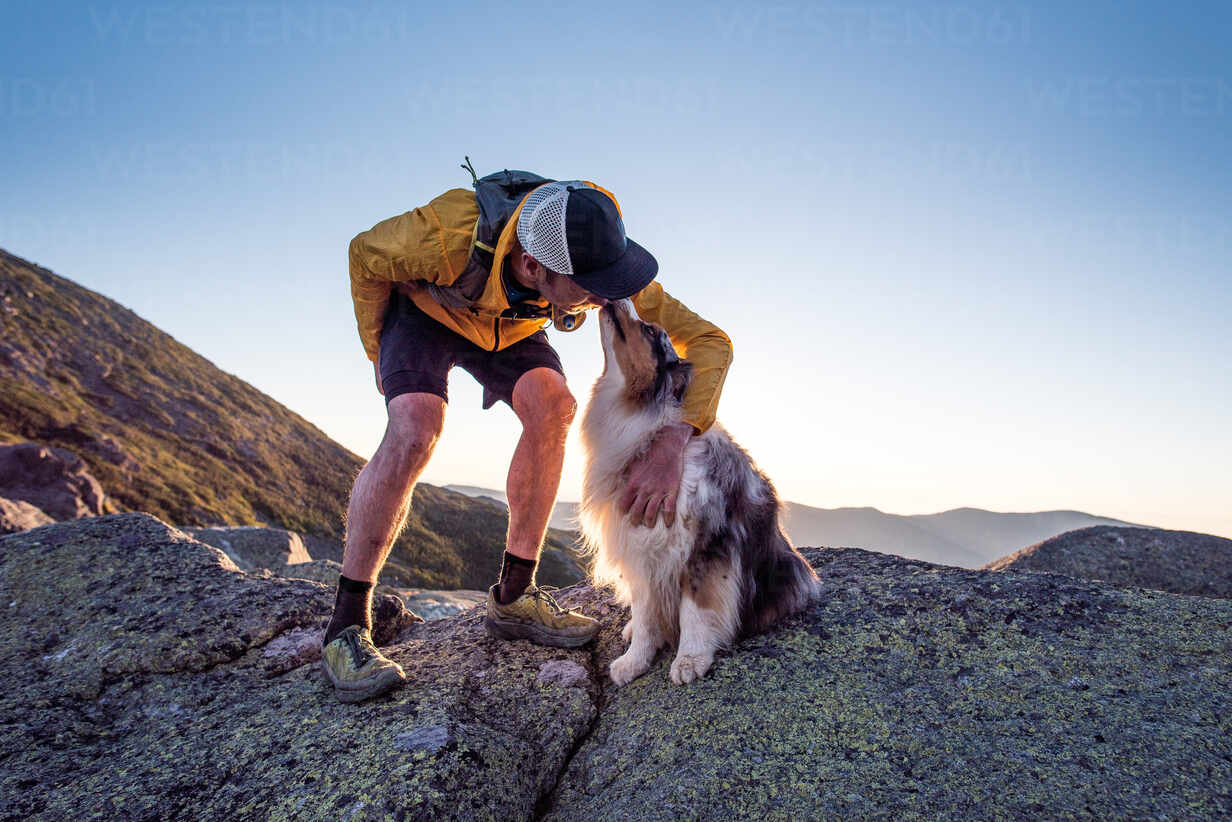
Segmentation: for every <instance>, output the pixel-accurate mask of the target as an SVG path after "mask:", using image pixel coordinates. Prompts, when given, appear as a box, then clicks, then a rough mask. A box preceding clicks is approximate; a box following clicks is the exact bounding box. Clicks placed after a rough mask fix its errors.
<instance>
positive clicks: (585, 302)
mask: <svg viewBox="0 0 1232 822" xmlns="http://www.w3.org/2000/svg"><path fill="white" fill-rule="evenodd" d="M520 256H521V257H522V259H521V260H519V262H520V263H521V264H522V266H521V267H522V269H523V271H524V272H525V274H526V277H527V279H529V280H531V281H533V282H534V286H535V290H536V291H538V292H539V293H540V294H541V295H542V296H543V298H544V299H545V300H547V301H548V302H550V303H551V304H552V305H554V306H556V307H557V308H559V309H561V310H562V311H565V312H567V313H569V314H576V313H577V312H579V311H586V310H587V309H590V308H602V307H603V306H605V305H607V302H608V301H607V300H605V299H603V298H602V297H600V296H599V295H598V294H592V293H591V292H589V291H587V290H586V289H584V288H582V287H581V286H580V285H578V284H577V283H575V282H574V281H573V280H572V279H571V278H569V277H567V276H566V275H564V274H557V273H556V272H554V271H549V270H548V269H547V268H545V267H544V266H543V265H541V264H540V263H539V262H538V261H537V260H535V258H534V257H532V256H530V255H529V254H527V253H526V252H525V251H523V252H522V254H521V255H520Z"/></svg>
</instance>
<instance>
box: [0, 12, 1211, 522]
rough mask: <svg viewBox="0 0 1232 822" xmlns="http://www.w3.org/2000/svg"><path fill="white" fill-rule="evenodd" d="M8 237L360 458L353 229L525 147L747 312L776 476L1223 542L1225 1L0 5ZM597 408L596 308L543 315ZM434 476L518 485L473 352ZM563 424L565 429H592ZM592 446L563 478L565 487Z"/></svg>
mask: <svg viewBox="0 0 1232 822" xmlns="http://www.w3.org/2000/svg"><path fill="white" fill-rule="evenodd" d="M0 26H2V27H3V30H4V31H6V32H9V33H10V34H11V36H10V37H9V38H8V41H9V46H8V48H7V49H6V51H5V54H4V55H3V56H0V158H3V159H2V162H3V171H4V178H5V181H6V184H5V185H4V186H3V189H0V246H2V247H4V248H6V249H8V250H10V251H12V252H13V253H16V254H18V255H20V256H23V257H26V258H28V259H32V260H34V261H36V262H38V263H40V264H42V265H45V266H47V267H49V268H51V269H53V270H55V271H56V272H57V273H60V274H62V275H64V276H67V277H70V278H72V279H74V280H76V281H78V282H80V283H82V284H83V285H86V286H87V287H90V288H93V289H95V290H97V291H100V292H102V293H103V294H106V295H107V296H110V297H112V298H114V299H116V300H118V301H119V302H121V303H123V304H124V305H126V306H128V307H130V308H132V309H133V310H135V311H137V312H138V313H139V314H141V315H142V316H144V317H145V318H147V319H149V320H150V321H151V322H153V323H155V324H156V325H158V326H159V327H161V328H163V329H164V330H166V331H168V332H169V333H171V334H173V335H174V336H176V337H177V338H178V339H180V340H182V341H183V342H185V343H186V344H188V345H190V346H192V347H193V348H195V349H196V350H197V351H199V352H201V353H202V354H203V355H205V356H206V357H208V358H209V359H211V360H212V361H213V362H215V363H216V364H217V365H219V366H220V367H221V368H223V369H224V370H226V371H229V372H231V373H234V374H237V375H239V376H240V377H242V378H244V379H246V380H248V381H249V382H251V383H253V384H254V385H256V386H257V387H258V388H260V389H261V390H263V391H265V392H267V393H268V394H270V395H272V396H273V397H274V398H276V399H278V400H280V401H281V402H284V403H285V404H287V405H288V406H290V407H291V408H293V409H294V410H296V411H298V412H299V413H301V414H303V415H304V416H305V417H307V418H308V419H309V420H311V421H312V422H314V423H315V424H317V425H318V426H320V427H321V428H322V429H323V430H324V431H326V433H328V434H330V435H331V436H333V437H334V438H335V439H337V440H339V441H340V442H342V443H343V444H344V445H346V446H348V447H349V448H351V449H352V450H354V451H355V452H356V453H358V454H360V455H361V456H363V457H365V458H367V457H369V456H371V454H372V452H373V450H374V449H375V447H376V445H377V443H378V442H379V439H380V436H381V433H382V431H383V426H384V404H383V401H382V399H381V397H380V396H379V395H378V394H376V392H375V390H374V388H373V386H372V375H371V369H370V366H369V365H368V364H367V361H366V359H365V358H364V356H363V352H362V349H361V347H360V345H359V339H358V336H357V334H356V333H355V328H354V315H353V313H352V309H351V305H350V301H349V294H348V284H347V270H346V247H347V243H348V242H349V241H350V239H351V237H353V236H354V235H355V234H356V233H358V232H359V231H362V230H364V229H367V228H369V227H370V226H371V225H373V224H374V223H376V222H378V221H380V220H382V219H384V218H386V217H389V216H392V215H394V214H398V213H401V212H403V211H406V210H408V209H411V208H414V207H415V206H418V205H420V204H422V203H424V202H426V201H427V200H429V199H431V198H432V197H434V196H435V195H437V194H439V193H440V192H441V191H444V190H445V189H447V188H451V187H458V186H465V185H467V183H468V182H469V177H468V176H467V175H466V173H465V172H463V171H462V170H461V169H460V168H458V164H459V163H460V162H461V160H462V155H463V154H469V155H470V157H471V159H472V160H473V161H474V163H475V166H476V168H477V169H478V170H479V171H480V173H481V174H482V173H486V172H488V171H493V170H497V169H499V168H504V167H510V168H523V169H528V170H531V171H536V172H539V173H541V174H544V175H546V176H550V177H557V178H573V177H584V178H587V179H592V180H595V181H597V182H599V183H600V184H601V185H603V186H605V187H607V188H609V189H611V190H612V191H613V192H614V193H615V194H616V196H617V197H618V198H619V199H620V201H621V204H622V207H623V209H624V213H625V218H626V220H625V221H626V225H627V227H628V230H629V234H630V236H631V237H633V238H634V239H636V240H637V241H638V242H639V243H641V244H643V245H645V246H646V247H647V248H649V249H650V250H651V251H652V252H653V253H654V254H655V255H656V256H657V257H658V259H659V261H660V270H661V274H660V280H661V282H662V283H663V284H664V287H665V288H666V289H667V290H668V291H669V292H671V293H672V294H674V295H675V296H677V297H679V298H680V299H681V300H682V301H684V302H685V303H686V304H687V305H689V306H690V307H691V308H693V309H694V310H695V311H697V312H698V313H700V314H702V315H703V316H705V317H707V318H708V319H710V320H712V321H714V322H715V323H716V324H718V325H719V326H720V327H722V328H723V329H724V330H726V331H727V332H728V333H729V335H730V336H731V337H732V339H733V341H734V347H735V361H734V364H733V366H732V370H731V372H730V374H729V377H728V381H727V386H726V389H725V391H724V394H723V399H722V402H721V403H720V407H719V418H720V420H722V421H723V422H724V423H725V424H726V425H727V427H728V428H729V429H730V430H731V431H732V433H733V434H734V435H735V436H736V438H737V439H738V440H739V441H741V442H742V443H743V444H744V445H746V447H747V448H748V449H749V450H750V452H751V453H752V454H753V456H754V457H755V458H756V459H757V460H758V462H759V464H760V465H761V466H762V467H763V468H764V469H765V470H766V471H767V473H769V474H770V476H771V477H772V478H773V479H774V480H775V481H776V483H777V485H778V487H779V490H780V492H781V493H782V495H783V496H784V497H786V498H789V499H793V500H797V501H800V502H804V503H807V504H811V505H816V506H820V507H837V506H843V505H873V506H876V507H879V508H881V509H883V510H888V511H893V512H897V513H920V512H930V511H936V510H942V509H945V508H951V507H956V506H962V505H971V506H978V507H984V508H990V509H994V510H1007V511H1029V510H1041V509H1051V508H1075V509H1081V510H1087V511H1091V512H1093V513H1098V514H1103V515H1108V516H1117V517H1122V518H1126V519H1129V520H1133V521H1137V522H1144V523H1149V524H1156V525H1160V526H1164V527H1172V528H1183V529H1188V530H1199V531H1208V532H1213V533H1219V534H1223V535H1225V536H1232V505H1230V504H1229V499H1230V497H1232V493H1230V492H1232V468H1230V466H1232V434H1230V433H1229V425H1228V416H1229V415H1228V409H1229V407H1232V373H1230V371H1232V369H1230V366H1229V363H1232V334H1230V333H1229V330H1230V329H1229V319H1228V318H1229V317H1230V316H1232V275H1230V274H1229V272H1232V57H1230V56H1229V54H1230V51H1232V50H1229V48H1228V43H1229V42H1232V9H1230V8H1229V7H1228V6H1227V4H1218V3H1188V4H1176V3H1172V4H1165V3H1123V2H1122V3H1109V2H1088V3H1083V4H1080V6H1079V7H1074V4H1070V3H990V4H984V3H871V4H865V3H829V4H809V3H781V4H772V5H765V6H750V5H748V4H734V3H732V4H725V3H707V4H682V5H668V4H644V5H639V4H623V5H620V6H614V5H612V6H603V7H592V6H588V5H585V4H575V5H563V6H562V5H560V4H547V3H543V4H522V5H518V6H516V7H515V6H510V5H473V4H457V3H454V4H434V5H422V6H417V5H407V4H398V3H385V2H378V3H357V4H342V3H332V2H330V3H312V2H309V3H302V4H301V3H296V4H281V3H261V2H257V3H251V4H242V5H241V4H215V3H187V4H180V3H158V4H139V3H138V4H126V3H56V2H46V3H41V4H38V5H37V6H35V5H34V4H7V5H6V6H5V7H4V9H3V10H2V11H0ZM553 341H554V343H555V344H557V346H558V348H559V350H560V351H561V355H562V358H563V360H564V363H565V368H566V371H567V372H568V374H569V377H570V384H571V386H572V388H573V390H574V392H575V393H576V394H577V395H578V397H579V399H581V400H583V401H584V400H585V397H586V395H587V394H588V392H589V387H590V385H591V383H592V382H593V380H594V378H595V377H596V376H597V374H598V371H599V369H600V367H601V362H600V355H599V350H598V342H597V339H596V337H595V334H594V326H593V325H590V324H588V325H586V326H584V327H583V329H582V330H581V331H579V332H577V333H575V334H573V335H561V334H556V335H553ZM450 390H451V403H450V408H449V411H448V413H447V417H446V433H445V437H444V439H443V440H442V442H441V444H440V445H439V446H438V449H437V452H436V455H435V456H434V458H433V461H432V463H431V465H430V466H429V468H428V470H427V472H426V474H425V476H424V479H425V480H427V481H430V482H438V483H446V482H465V483H473V484H479V485H488V486H492V487H503V486H504V476H505V471H506V469H507V466H508V460H509V457H510V456H511V455H512V451H513V447H514V444H515V441H516V438H517V434H518V425H517V422H516V420H515V418H514V417H513V415H512V413H511V412H509V411H508V410H507V409H505V408H503V407H502V408H499V409H494V410H493V411H490V412H482V411H481V410H480V408H479V405H480V391H479V388H478V386H476V385H475V384H474V383H473V381H472V380H471V379H470V377H469V376H468V375H466V374H465V373H464V372H461V371H458V372H455V374H454V376H453V378H452V380H451V386H450ZM575 444H576V443H575ZM579 483H580V459H579V454H578V451H577V448H576V447H573V448H572V449H571V453H570V457H569V462H568V463H567V465H566V473H565V477H564V480H563V483H562V488H561V498H562V499H576V498H577V493H578V492H577V488H578V485H579Z"/></svg>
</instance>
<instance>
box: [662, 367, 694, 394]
mask: <svg viewBox="0 0 1232 822" xmlns="http://www.w3.org/2000/svg"><path fill="white" fill-rule="evenodd" d="M667 373H668V379H669V380H670V381H671V392H672V397H673V398H674V399H675V400H676V402H680V401H681V399H683V398H684V392H685V389H687V388H688V387H689V383H691V382H692V381H693V363H691V362H689V361H688V360H676V362H674V363H670V364H669V365H668V366H667Z"/></svg>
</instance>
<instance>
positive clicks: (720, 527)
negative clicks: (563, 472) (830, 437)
mask: <svg viewBox="0 0 1232 822" xmlns="http://www.w3.org/2000/svg"><path fill="white" fill-rule="evenodd" d="M599 333H600V339H601V341H602V343H603V357H604V367H603V373H602V375H601V376H600V377H599V379H598V380H596V381H595V384H594V387H593V389H592V391H591V395H590V403H589V405H588V406H587V408H586V411H585V413H584V414H583V416H582V422H581V429H580V435H581V444H582V447H583V449H584V451H585V472H584V480H583V487H582V501H581V504H580V505H579V507H578V520H579V524H580V525H581V530H582V546H583V549H584V550H586V551H588V552H589V553H590V554H591V555H592V556H593V566H592V569H591V575H592V577H593V579H594V581H595V582H596V583H599V584H606V585H611V586H612V587H613V588H615V590H616V601H617V602H618V603H620V604H622V605H628V606H629V607H630V610H631V618H630V620H629V622H628V624H626V625H625V626H624V630H623V631H622V634H621V636H622V637H623V639H624V641H625V642H626V643H628V649H627V651H626V652H625V653H624V655H622V656H620V657H618V658H617V659H615V660H614V661H613V662H612V664H611V666H610V668H609V673H610V675H611V678H612V682H614V683H615V684H616V685H625V684H627V683H629V682H631V681H633V680H634V679H636V678H637V677H639V676H641V675H642V674H644V673H645V672H646V671H647V670H649V668H650V664H651V662H652V661H653V660H654V657H655V654H656V653H657V651H658V649H659V648H660V647H662V646H663V645H664V644H667V643H674V644H676V645H677V653H676V658H675V660H674V661H673V662H672V667H671V679H672V681H673V682H675V683H677V684H679V685H684V684H687V683H690V682H693V681H694V680H696V679H698V678H699V677H702V676H704V675H705V674H706V672H707V671H708V670H709V669H710V667H711V665H712V664H713V663H714V655H715V652H716V651H718V650H719V649H721V648H725V647H728V646H730V644H731V643H732V642H733V641H734V640H735V639H737V638H738V637H741V636H746V635H750V634H755V633H759V632H761V631H764V630H766V629H767V628H769V627H770V626H771V625H773V624H774V623H775V622H777V621H778V620H780V619H782V618H783V617H786V616H788V615H790V614H793V613H796V612H797V611H799V610H801V609H802V608H804V607H805V605H807V604H808V602H809V601H810V600H812V599H814V598H815V597H816V596H817V594H818V591H819V588H820V583H819V582H818V579H817V574H816V573H815V572H814V571H813V569H812V568H811V567H809V564H808V563H807V562H806V561H805V560H804V557H802V556H801V555H800V552H799V551H797V550H796V549H795V547H794V546H793V545H792V544H791V541H790V540H789V539H788V538H787V536H786V534H784V533H783V529H782V526H781V524H780V522H779V500H778V495H777V494H776V493H775V490H774V486H773V485H772V484H771V482H770V480H769V479H768V478H767V477H766V476H765V474H763V473H762V472H761V471H760V470H758V468H757V466H756V465H755V464H754V463H753V461H752V459H751V458H750V457H749V455H748V453H747V452H745V450H744V449H743V448H741V447H740V446H739V445H737V444H736V443H735V442H734V441H733V440H732V438H731V436H730V435H729V434H728V433H727V431H726V430H725V429H724V428H723V426H721V425H720V424H719V423H717V422H716V423H714V424H713V425H711V426H710V428H708V429H707V430H706V432H705V433H703V434H701V435H698V436H695V437H693V438H692V439H691V440H690V441H689V443H688V445H687V446H686V448H685V452H684V473H683V477H682V481H681V484H680V491H679V494H678V496H677V502H676V517H675V520H674V522H673V523H672V525H670V526H669V525H666V524H665V523H664V522H663V521H661V520H656V522H655V523H654V525H653V527H647V526H645V525H642V524H640V523H639V524H637V525H634V524H632V523H631V521H630V519H629V517H628V515H626V514H624V513H622V511H621V510H620V508H619V499H620V495H621V494H622V493H623V492H624V490H625V487H626V479H627V475H626V474H625V472H624V469H625V468H626V466H628V465H629V463H630V461H631V460H633V459H634V458H635V457H637V456H638V455H640V454H642V453H644V452H645V450H646V449H647V448H648V447H649V446H650V444H651V442H652V441H653V440H654V438H655V435H656V434H658V432H659V431H660V430H661V429H662V428H663V427H664V426H665V425H670V424H672V423H676V422H679V421H680V420H681V415H682V399H683V397H684V393H685V389H686V388H688V385H689V382H690V379H691V376H692V366H691V365H690V364H689V362H688V361H687V360H682V359H681V358H680V357H679V356H678V355H677V354H676V351H675V349H674V348H673V346H672V343H671V340H670V338H669V337H668V335H667V333H666V332H665V331H664V330H663V329H662V328H660V327H659V326H657V325H653V324H651V323H646V322H642V321H641V320H640V319H639V318H638V317H637V314H636V312H635V310H634V308H633V303H632V302H631V301H630V300H618V301H612V302H609V303H608V305H606V306H605V307H604V308H602V309H601V310H600V312H599Z"/></svg>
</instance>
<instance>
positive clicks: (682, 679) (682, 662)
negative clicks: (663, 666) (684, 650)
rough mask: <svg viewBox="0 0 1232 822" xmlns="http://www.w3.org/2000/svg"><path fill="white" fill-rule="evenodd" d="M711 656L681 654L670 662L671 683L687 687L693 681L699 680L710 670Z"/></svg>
mask: <svg viewBox="0 0 1232 822" xmlns="http://www.w3.org/2000/svg"><path fill="white" fill-rule="evenodd" d="M713 662H714V657H713V656H700V655H696V656H695V655H685V654H681V655H680V656H678V657H676V659H675V661H673V662H672V682H675V683H676V684H677V685H688V684H689V683H690V682H692V681H693V680H695V679H701V678H702V677H703V676H705V675H706V671H709V670H710V665H711V663H713Z"/></svg>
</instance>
